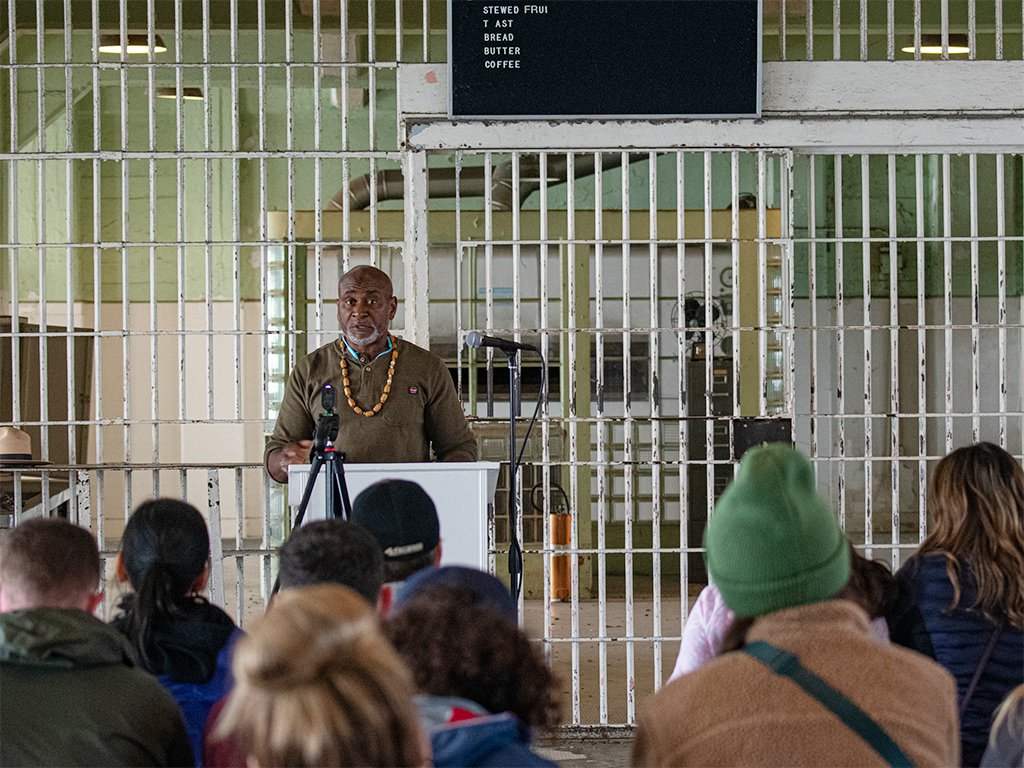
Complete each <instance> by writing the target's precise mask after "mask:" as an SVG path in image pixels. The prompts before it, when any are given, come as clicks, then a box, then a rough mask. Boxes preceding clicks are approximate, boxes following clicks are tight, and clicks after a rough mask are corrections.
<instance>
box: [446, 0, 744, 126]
mask: <svg viewBox="0 0 1024 768" xmlns="http://www.w3.org/2000/svg"><path fill="white" fill-rule="evenodd" d="M448 12H449V20H448V22H449V23H448V33H449V39H448V62H449V67H450V87H451V92H450V104H449V108H450V109H449V111H450V113H451V116H452V117H523V118H528V117H657V116H663V117H670V116H681V117H686V116H693V117H757V116H759V114H760V110H761V99H760V93H761V0H541V2H529V3H528V2H520V0H503V1H501V0H449V6H448Z"/></svg>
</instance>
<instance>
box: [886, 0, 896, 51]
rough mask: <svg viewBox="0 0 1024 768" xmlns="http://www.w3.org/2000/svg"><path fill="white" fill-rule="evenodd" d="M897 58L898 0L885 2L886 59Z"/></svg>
mask: <svg viewBox="0 0 1024 768" xmlns="http://www.w3.org/2000/svg"><path fill="white" fill-rule="evenodd" d="M895 59H896V0H886V4H885V60H886V61H894V60H895Z"/></svg>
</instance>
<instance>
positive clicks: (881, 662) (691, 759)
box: [633, 445, 959, 766]
mask: <svg viewBox="0 0 1024 768" xmlns="http://www.w3.org/2000/svg"><path fill="white" fill-rule="evenodd" d="M705 545H706V547H707V562H708V570H709V573H710V576H711V578H712V579H713V580H714V583H715V584H716V585H717V587H718V589H719V591H720V592H721V594H722V599H723V600H724V601H725V604H726V605H727V606H728V607H729V609H730V610H732V611H733V612H734V613H735V614H736V615H737V616H738V617H741V618H743V617H752V618H754V622H753V624H752V626H751V627H750V628H749V631H748V634H747V638H746V642H745V644H744V647H743V651H741V652H733V653H727V654H725V655H723V656H722V657H721V658H719V659H717V660H715V661H714V662H713V663H711V664H708V665H706V666H704V667H701V668H700V669H697V670H695V671H694V672H692V673H690V674H688V675H685V676H683V677H681V678H680V679H678V680H676V681H675V682H672V683H670V684H669V685H667V686H666V687H665V688H664V689H663V690H662V691H661V692H660V693H658V694H657V695H655V696H654V697H653V699H652V700H651V701H649V702H648V704H647V706H646V707H645V708H644V710H643V712H642V713H641V717H640V720H639V725H638V728H637V735H636V739H635V741H634V745H633V763H634V764H636V765H662V766H686V765H752V764H757V765H787V766H789V765H865V764H875V763H877V762H878V761H879V758H880V757H882V759H885V760H888V761H890V763H891V764H909V763H910V762H912V763H913V764H915V765H921V766H924V765H943V766H949V765H955V764H957V761H958V759H959V749H958V747H959V742H958V739H957V719H956V702H955V690H954V685H953V680H952V679H951V678H950V676H949V674H948V673H947V672H945V670H943V669H942V668H941V667H939V666H938V665H937V664H935V663H934V662H932V661H930V660H928V659H925V658H923V657H922V656H920V655H919V654H916V653H913V652H911V651H907V650H905V649H902V648H898V647H895V646H887V645H882V644H879V643H877V642H875V640H874V639H873V638H872V636H871V630H870V627H869V622H868V616H867V613H866V612H865V611H864V609H863V608H861V607H860V606H859V605H856V604H855V603H853V602H851V601H849V600H841V599H834V598H836V597H837V596H838V595H839V593H840V592H841V590H842V589H843V588H844V587H845V586H846V584H847V582H848V581H849V578H850V546H849V543H848V542H847V541H846V539H845V537H844V536H843V533H842V531H841V530H840V528H839V525H838V523H837V522H836V519H835V517H834V516H833V514H832V512H831V511H830V509H829V507H828V503H827V502H826V501H825V499H824V498H822V497H821V496H820V495H819V494H818V492H817V490H816V488H815V482H814V472H813V469H812V467H811V465H810V463H809V462H808V461H807V460H806V459H805V458H804V457H803V456H801V455H800V454H799V453H797V452H796V451H794V450H793V449H792V448H789V447H787V446H784V445H770V446H765V447H761V448H756V449H753V450H751V451H748V452H747V453H746V454H745V455H744V457H743V461H742V462H741V464H740V466H739V468H738V471H737V473H736V476H735V478H734V479H733V481H732V483H730V485H729V487H728V488H727V489H726V491H725V492H724V493H723V494H722V497H721V499H720V500H719V502H718V504H717V505H716V507H715V511H714V514H713V515H712V517H711V520H710V522H709V524H708V528H707V532H706V536H705ZM801 675H802V676H803V678H801ZM808 677H809V678H811V679H812V680H816V681H817V683H822V684H823V687H824V689H825V690H824V691H821V690H819V689H816V688H815V685H814V684H813V683H810V684H809V685H810V687H805V684H804V680H806V679H807V678H808ZM787 678H788V679H787ZM820 687H821V686H819V688H820ZM819 697H823V698H819ZM835 706H847V707H849V706H852V707H854V708H856V710H858V711H859V713H860V715H862V716H863V719H861V720H860V722H850V721H844V720H843V719H840V718H839V717H837V716H836V714H834V712H835V710H834V709H833V707H835ZM830 710H831V711H830ZM893 761H898V762H893Z"/></svg>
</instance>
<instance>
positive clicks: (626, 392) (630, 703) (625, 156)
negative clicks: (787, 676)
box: [620, 152, 654, 723]
mask: <svg viewBox="0 0 1024 768" xmlns="http://www.w3.org/2000/svg"><path fill="white" fill-rule="evenodd" d="M620 178H621V180H622V191H621V194H622V216H621V221H622V325H623V328H630V327H632V324H633V321H632V312H631V307H632V301H631V295H632V289H631V286H630V271H631V270H630V263H629V262H630V258H631V248H630V238H631V237H632V233H631V232H630V217H629V211H630V210H631V209H632V198H631V194H630V178H629V153H628V152H623V153H622V157H621V165H620ZM632 342H633V336H632V334H631V333H629V332H628V331H624V332H623V334H622V411H623V425H622V431H623V441H622V442H623V446H622V453H623V458H624V459H625V462H624V463H625V466H624V467H623V483H624V491H625V497H626V510H625V515H624V522H625V546H626V552H625V558H624V560H625V564H624V567H625V575H626V635H627V638H628V637H631V636H632V635H633V632H634V615H633V611H634V594H633V589H634V586H633V552H632V550H633V515H634V510H635V499H634V486H633V482H634V478H633V462H634V460H635V449H634V447H633V432H634V429H635V422H634V420H633V406H632V403H631V399H632V389H633V377H632V367H633V350H632ZM653 364H654V361H652V365H653ZM635 653H636V648H635V646H634V644H633V642H632V641H631V640H628V639H627V641H626V722H628V723H634V722H636V698H635V694H636V658H635Z"/></svg>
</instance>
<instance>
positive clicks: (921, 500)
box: [914, 0, 928, 541]
mask: <svg viewBox="0 0 1024 768" xmlns="http://www.w3.org/2000/svg"><path fill="white" fill-rule="evenodd" d="M919 1H920V0H915V2H919ZM914 181H915V184H914V220H915V221H916V222H917V237H918V240H917V254H916V255H917V281H916V282H917V327H918V331H917V407H918V413H919V415H918V419H917V426H918V438H917V440H918V443H917V457H918V458H917V487H918V491H919V492H918V494H917V498H918V502H917V521H918V524H917V536H918V541H924V539H925V536H927V534H928V515H927V513H926V503H925V493H924V489H925V488H926V487H927V472H928V465H927V462H926V461H925V456H926V455H927V453H928V422H927V419H926V418H925V417H924V415H923V413H924V411H925V410H926V409H927V407H928V406H927V403H928V390H927V383H928V379H927V376H928V366H927V360H928V336H927V332H926V331H925V322H926V310H925V308H926V305H925V257H926V253H925V244H924V240H923V237H924V233H925V202H924V201H925V195H924V185H925V179H924V156H923V155H920V154H918V155H915V156H914Z"/></svg>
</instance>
